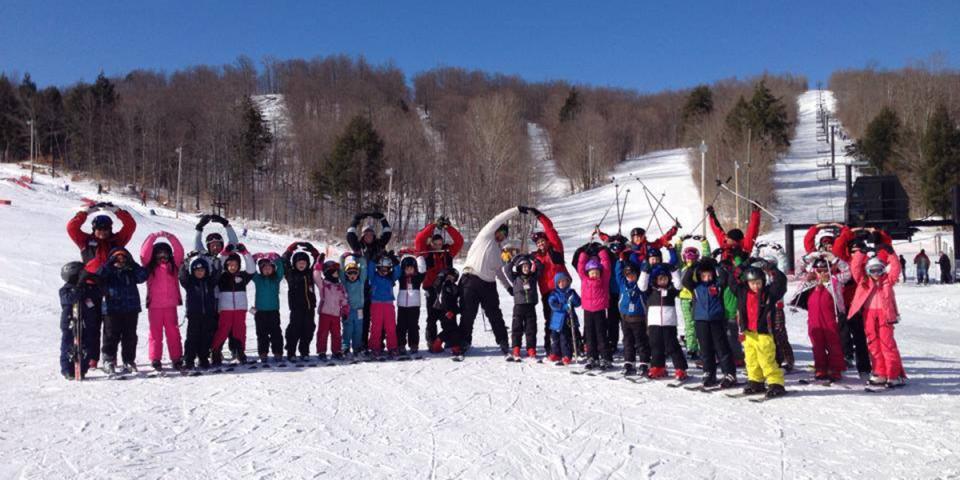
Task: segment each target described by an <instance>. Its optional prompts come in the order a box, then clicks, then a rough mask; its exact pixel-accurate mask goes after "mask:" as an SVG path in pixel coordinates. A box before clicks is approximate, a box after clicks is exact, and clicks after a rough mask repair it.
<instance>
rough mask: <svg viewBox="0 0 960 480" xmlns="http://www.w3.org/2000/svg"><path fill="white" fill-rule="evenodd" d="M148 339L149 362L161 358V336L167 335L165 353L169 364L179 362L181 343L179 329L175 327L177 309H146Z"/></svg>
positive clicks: (181, 354)
mask: <svg viewBox="0 0 960 480" xmlns="http://www.w3.org/2000/svg"><path fill="white" fill-rule="evenodd" d="M147 318H148V319H149V321H150V337H149V338H148V339H147V345H148V350H149V351H148V352H147V353H148V354H149V357H150V361H158V360H160V359H162V358H163V335H164V334H166V335H167V353H169V354H170V361H171V362H178V361H180V357H182V356H183V343H182V342H181V341H180V327H179V326H178V325H177V323H178V322H177V307H158V308H148V309H147Z"/></svg>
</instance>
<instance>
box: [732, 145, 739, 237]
mask: <svg viewBox="0 0 960 480" xmlns="http://www.w3.org/2000/svg"><path fill="white" fill-rule="evenodd" d="M733 189H734V190H735V191H736V192H737V195H736V197H737V198H736V199H735V200H734V208H735V209H736V210H737V215H736V225H737V228H740V162H739V161H738V160H734V161H733Z"/></svg>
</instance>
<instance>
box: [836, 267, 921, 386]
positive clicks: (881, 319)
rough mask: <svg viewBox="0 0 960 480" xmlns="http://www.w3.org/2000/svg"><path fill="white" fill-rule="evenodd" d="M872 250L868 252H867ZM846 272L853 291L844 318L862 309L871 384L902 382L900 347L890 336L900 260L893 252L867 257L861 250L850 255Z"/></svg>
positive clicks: (903, 376) (892, 326) (898, 384)
mask: <svg viewBox="0 0 960 480" xmlns="http://www.w3.org/2000/svg"><path fill="white" fill-rule="evenodd" d="M871 253H872V252H871ZM850 274H851V275H853V280H854V282H856V285H857V290H856V293H855V294H854V296H853V303H852V304H851V305H850V312H849V313H848V315H847V318H851V317H853V316H854V315H856V314H857V313H860V312H861V311H862V312H863V321H864V329H865V331H866V334H867V345H868V347H869V349H870V361H871V364H872V365H873V375H871V376H870V380H869V383H870V385H874V386H887V387H898V386H902V385H905V384H906V378H907V377H906V373H904V371H903V363H902V362H901V360H900V350H899V349H898V348H897V341H896V339H894V338H893V330H894V325H895V324H896V323H897V321H898V320H899V319H898V318H897V299H896V297H895V296H894V294H893V286H894V285H895V284H896V283H897V281H899V279H900V262H898V261H897V256H896V254H894V253H888V252H887V251H884V250H880V251H879V252H878V253H875V254H874V255H873V256H870V257H869V258H868V256H867V255H865V254H864V253H863V252H857V253H855V254H853V261H852V264H851V265H850Z"/></svg>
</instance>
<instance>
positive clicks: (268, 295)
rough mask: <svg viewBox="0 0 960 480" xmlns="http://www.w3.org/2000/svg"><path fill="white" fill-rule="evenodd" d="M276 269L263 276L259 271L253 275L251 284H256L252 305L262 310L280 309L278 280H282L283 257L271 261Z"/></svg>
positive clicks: (274, 310) (272, 310)
mask: <svg viewBox="0 0 960 480" xmlns="http://www.w3.org/2000/svg"><path fill="white" fill-rule="evenodd" d="M273 266H274V268H275V269H276V271H275V272H273V275H271V276H269V277H265V276H263V275H261V274H260V273H256V274H254V275H253V284H254V285H256V286H257V296H256V300H255V302H254V306H255V307H256V308H257V310H260V311H264V312H277V311H280V281H282V280H283V259H282V258H278V259H277V260H275V261H274V262H273Z"/></svg>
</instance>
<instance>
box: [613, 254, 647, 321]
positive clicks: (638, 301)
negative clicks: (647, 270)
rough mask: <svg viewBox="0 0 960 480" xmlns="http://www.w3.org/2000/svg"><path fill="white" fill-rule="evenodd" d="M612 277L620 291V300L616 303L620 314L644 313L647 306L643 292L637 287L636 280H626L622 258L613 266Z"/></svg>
mask: <svg viewBox="0 0 960 480" xmlns="http://www.w3.org/2000/svg"><path fill="white" fill-rule="evenodd" d="M614 277H615V278H616V279H617V291H618V292H620V300H619V302H618V303H617V306H618V307H619V309H620V314H622V315H644V314H645V313H646V308H647V307H646V304H645V302H644V295H643V292H641V291H640V288H639V287H637V282H628V281H627V277H625V276H624V275H623V260H620V261H618V262H617V264H616V265H615V266H614Z"/></svg>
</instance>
